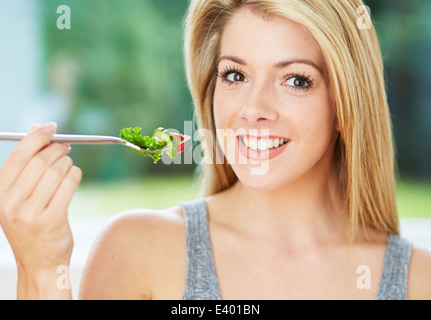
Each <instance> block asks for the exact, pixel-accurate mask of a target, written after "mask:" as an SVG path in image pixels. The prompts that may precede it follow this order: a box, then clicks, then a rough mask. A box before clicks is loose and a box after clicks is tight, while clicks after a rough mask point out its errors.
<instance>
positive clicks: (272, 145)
mask: <svg viewBox="0 0 431 320" xmlns="http://www.w3.org/2000/svg"><path fill="white" fill-rule="evenodd" d="M271 148H274V140H272V139H269V140H268V149H271Z"/></svg>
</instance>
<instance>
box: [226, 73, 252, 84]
mask: <svg viewBox="0 0 431 320" xmlns="http://www.w3.org/2000/svg"><path fill="white" fill-rule="evenodd" d="M226 80H228V81H230V82H247V79H246V78H245V77H244V75H243V74H241V73H238V72H231V73H229V74H228V75H226Z"/></svg>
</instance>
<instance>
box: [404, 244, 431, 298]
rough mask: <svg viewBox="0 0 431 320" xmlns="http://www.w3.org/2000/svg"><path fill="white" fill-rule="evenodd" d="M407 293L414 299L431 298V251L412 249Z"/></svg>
mask: <svg viewBox="0 0 431 320" xmlns="http://www.w3.org/2000/svg"><path fill="white" fill-rule="evenodd" d="M407 295H408V298H409V299H412V300H430V299H431V252H429V251H427V250H425V249H422V248H418V247H413V249H412V254H411V258H410V266H409V276H408V288H407Z"/></svg>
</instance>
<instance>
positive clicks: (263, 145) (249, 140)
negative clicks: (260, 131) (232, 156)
mask: <svg viewBox="0 0 431 320" xmlns="http://www.w3.org/2000/svg"><path fill="white" fill-rule="evenodd" d="M239 140H240V141H241V142H242V143H243V144H244V145H245V146H246V147H247V148H248V149H251V150H253V151H266V150H274V149H278V148H280V147H282V146H283V145H285V144H287V143H289V142H290V140H289V139H287V138H281V137H277V138H256V137H250V136H239Z"/></svg>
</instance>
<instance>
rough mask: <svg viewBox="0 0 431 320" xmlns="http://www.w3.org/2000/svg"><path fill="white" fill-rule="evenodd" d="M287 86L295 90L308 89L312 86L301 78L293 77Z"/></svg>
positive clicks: (288, 80) (287, 82)
mask: <svg viewBox="0 0 431 320" xmlns="http://www.w3.org/2000/svg"><path fill="white" fill-rule="evenodd" d="M286 84H287V85H288V86H291V87H295V88H308V87H309V86H310V83H309V82H308V81H307V80H306V79H303V78H300V77H291V78H289V79H287V81H286Z"/></svg>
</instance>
